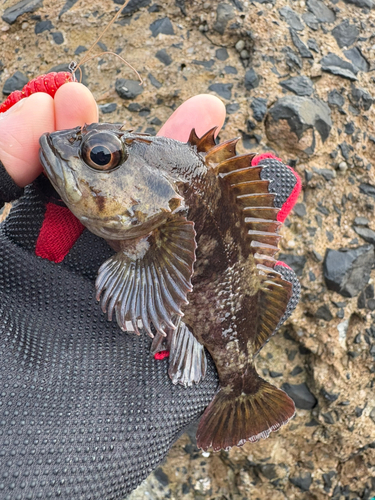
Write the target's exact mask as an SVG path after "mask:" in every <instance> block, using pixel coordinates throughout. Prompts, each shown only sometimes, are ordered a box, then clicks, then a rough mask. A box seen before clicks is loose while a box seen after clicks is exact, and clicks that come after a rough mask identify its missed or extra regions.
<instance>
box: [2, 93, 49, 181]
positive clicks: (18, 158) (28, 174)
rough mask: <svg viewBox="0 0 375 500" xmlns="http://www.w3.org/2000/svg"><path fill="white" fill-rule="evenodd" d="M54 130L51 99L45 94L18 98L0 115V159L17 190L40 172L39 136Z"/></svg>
mask: <svg viewBox="0 0 375 500" xmlns="http://www.w3.org/2000/svg"><path fill="white" fill-rule="evenodd" d="M54 130H55V115H54V105H53V99H52V97H51V96H50V95H48V94H45V93H41V92H40V93H37V94H33V95H31V96H30V97H27V98H25V99H22V100H21V101H19V102H18V103H17V104H15V105H14V106H13V107H12V108H10V110H9V111H6V112H5V113H1V114H0V160H1V161H2V163H3V165H4V167H5V169H6V170H7V172H8V174H9V175H10V176H11V177H12V179H13V180H14V182H15V183H16V184H18V186H20V187H24V186H26V185H27V184H30V182H32V181H33V180H34V179H35V178H36V177H38V175H39V174H40V173H41V171H42V167H41V164H40V162H39V137H40V136H41V135H42V134H44V133H45V132H53V131H54Z"/></svg>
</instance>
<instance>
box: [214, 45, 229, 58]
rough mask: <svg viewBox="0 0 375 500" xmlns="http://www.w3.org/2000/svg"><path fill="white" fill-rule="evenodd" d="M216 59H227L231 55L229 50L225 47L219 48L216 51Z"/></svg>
mask: <svg viewBox="0 0 375 500" xmlns="http://www.w3.org/2000/svg"><path fill="white" fill-rule="evenodd" d="M215 56H216V59H219V61H226V60H227V59H228V57H229V54H228V51H227V49H226V48H225V47H223V48H221V49H217V50H216V52H215Z"/></svg>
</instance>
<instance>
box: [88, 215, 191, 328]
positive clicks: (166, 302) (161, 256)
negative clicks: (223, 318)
mask: <svg viewBox="0 0 375 500" xmlns="http://www.w3.org/2000/svg"><path fill="white" fill-rule="evenodd" d="M125 243H126V242H125ZM195 249H196V242H195V231H194V224H193V223H192V222H189V221H187V220H186V219H185V217H181V216H178V217H173V218H170V219H168V220H167V221H166V222H165V223H164V224H163V225H162V226H160V227H159V228H158V229H156V230H154V231H153V232H152V233H151V234H150V235H149V236H147V237H146V238H144V239H143V240H140V241H138V242H137V243H136V244H135V243H133V244H132V245H130V244H129V246H127V245H126V244H124V249H123V250H122V251H121V252H118V253H117V254H116V255H114V256H113V257H111V258H110V259H108V260H107V261H106V262H104V264H103V265H102V266H101V267H100V269H99V271H98V277H97V280H96V289H97V295H96V297H97V300H100V301H101V307H102V310H103V312H107V313H108V319H109V320H110V321H111V320H112V316H113V314H115V315H116V319H117V322H118V324H119V326H120V327H121V329H122V330H126V322H128V321H130V322H131V324H132V326H133V328H134V331H135V332H136V333H137V334H139V328H140V324H142V326H143V327H144V328H145V330H146V331H147V333H148V334H149V335H150V336H151V337H153V334H152V332H151V326H150V325H151V323H152V324H153V325H154V327H155V330H156V331H157V332H158V333H160V334H161V335H164V336H165V335H166V332H165V329H166V328H168V327H169V328H172V329H175V328H176V325H175V323H174V321H173V320H174V317H175V316H183V313H182V311H181V307H182V306H183V305H184V304H187V303H188V300H187V294H188V292H191V291H192V285H191V277H192V274H193V265H194V262H195Z"/></svg>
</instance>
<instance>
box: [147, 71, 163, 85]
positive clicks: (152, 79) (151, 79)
mask: <svg viewBox="0 0 375 500" xmlns="http://www.w3.org/2000/svg"><path fill="white" fill-rule="evenodd" d="M148 79H149V80H150V82H151V85H153V86H154V87H156V88H157V89H160V88H161V87H162V86H163V84H162V83H160V82H159V80H157V79H156V78H155V77H154V76H153V75H152V74H151V73H149V74H148Z"/></svg>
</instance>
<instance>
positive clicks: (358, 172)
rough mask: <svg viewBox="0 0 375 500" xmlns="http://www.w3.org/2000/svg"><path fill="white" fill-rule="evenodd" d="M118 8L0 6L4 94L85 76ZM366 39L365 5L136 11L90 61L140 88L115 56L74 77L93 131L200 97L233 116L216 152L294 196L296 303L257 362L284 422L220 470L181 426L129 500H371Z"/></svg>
mask: <svg viewBox="0 0 375 500" xmlns="http://www.w3.org/2000/svg"><path fill="white" fill-rule="evenodd" d="M123 5H124V0H115V1H112V0H102V1H100V2H94V3H93V2H89V1H87V0H83V1H81V2H76V1H74V0H68V1H66V2H64V1H61V2H55V1H52V0H44V1H43V2H41V1H26V0H25V1H22V2H15V1H12V0H7V2H5V4H3V3H2V4H0V16H2V21H0V40H1V41H0V44H1V56H0V57H1V63H0V89H1V90H3V88H4V85H5V83H6V81H7V80H8V79H9V78H10V77H12V76H13V75H15V73H16V72H17V71H19V72H21V73H22V74H23V75H25V76H26V77H27V79H32V78H34V77H36V76H38V75H39V74H42V73H45V72H47V71H49V70H51V68H54V67H57V68H66V67H67V65H68V64H69V63H70V62H71V61H72V60H79V59H80V57H82V56H84V55H85V54H86V52H85V51H86V50H87V49H88V48H89V47H90V45H91V43H92V42H93V41H94V40H95V38H96V37H97V36H98V34H99V32H100V31H101V30H102V29H103V27H104V26H105V25H106V23H107V22H109V21H110V19H111V17H112V15H113V14H114V12H115V9H123ZM28 9H29V10H28ZM31 10H32V11H31ZM12 13H13V14H12ZM39 23H43V24H39ZM37 26H38V28H37V31H38V34H36V32H35V31H36V27H37ZM41 28H43V29H41ZM374 32H375V9H374V5H373V1H372V0H347V1H346V2H344V1H343V0H335V1H332V2H331V1H324V2H323V1H321V0H307V1H306V2H305V1H302V2H294V1H293V2H287V1H286V0H274V1H272V2H264V1H257V2H255V1H254V2H250V1H247V0H223V1H218V0H212V1H210V2H205V1H203V0H199V1H198V0H191V1H182V0H177V1H175V0H167V1H165V2H156V1H154V0H132V1H131V2H130V4H129V5H128V6H127V7H126V9H125V12H124V14H123V16H121V18H120V19H119V20H118V22H117V23H116V24H115V25H114V26H113V27H112V28H111V29H110V30H109V31H108V32H107V33H106V35H105V36H104V38H103V40H102V44H104V45H103V46H105V47H107V49H108V50H112V51H114V52H116V53H118V54H120V55H121V56H122V57H124V58H125V59H126V60H127V61H128V62H129V63H130V64H132V65H133V66H134V67H135V68H136V69H137V70H138V71H139V72H140V73H141V74H142V76H143V78H144V85H143V87H139V85H138V83H136V82H135V81H136V77H135V76H134V74H133V73H132V72H131V71H130V69H128V68H127V67H125V66H124V65H123V64H122V63H121V61H117V59H115V58H113V57H112V56H107V55H101V56H100V57H98V58H97V59H95V60H93V61H90V62H89V63H88V64H86V65H85V66H84V68H83V69H84V70H85V80H84V81H85V82H86V84H87V85H88V86H89V88H90V89H91V90H92V91H93V93H94V95H95V96H96V98H97V100H98V104H99V109H100V113H101V119H102V120H108V121H111V122H123V121H124V122H125V123H126V126H127V127H128V128H129V129H133V130H138V131H142V132H145V131H148V132H150V133H156V131H157V130H158V128H159V127H160V125H161V123H163V122H164V121H165V120H166V119H167V117H168V116H169V115H170V114H171V113H172V112H173V110H174V109H176V107H177V106H178V105H179V104H180V103H181V102H183V101H184V100H185V99H187V98H189V97H191V96H192V95H194V94H198V93H205V92H208V93H212V94H214V95H217V96H219V97H220V98H221V99H222V100H223V102H224V104H225V105H226V108H227V110H228V115H227V120H226V123H225V126H224V129H223V130H222V131H221V132H220V139H221V140H227V139H231V138H233V137H237V136H241V137H242V141H240V143H239V146H238V150H239V152H240V153H245V152H250V151H256V152H259V153H261V152H266V151H274V152H276V153H277V155H278V156H279V157H281V158H283V159H284V160H285V161H286V162H287V163H289V164H290V165H291V166H293V167H294V168H295V169H296V170H297V172H298V173H299V174H300V176H301V178H302V182H303V192H302V194H301V196H300V199H299V200H298V205H297V206H296V207H295V210H294V211H293V213H292V214H291V215H290V216H289V219H288V221H287V223H286V224H285V225H284V227H283V228H282V230H281V232H282V236H283V239H282V241H281V255H279V258H280V260H285V262H287V264H288V265H290V266H291V267H293V268H294V269H295V270H296V272H297V274H298V275H299V276H300V279H301V283H302V297H301V302H300V304H299V305H298V307H297V310H296V311H295V313H294V314H293V315H292V317H291V318H290V319H289V320H288V322H287V324H286V326H285V327H283V328H282V329H281V331H280V332H279V333H278V334H277V335H275V336H274V337H273V338H272V339H271V341H270V342H269V343H268V344H267V346H266V347H265V348H264V349H263V350H262V351H261V353H260V355H259V357H258V359H257V369H258V371H259V373H260V375H261V376H263V377H264V378H265V379H267V380H269V381H271V382H272V383H273V384H275V385H277V386H278V387H281V386H282V385H283V384H284V387H285V389H286V390H288V391H289V393H290V395H291V396H292V397H294V398H295V400H296V403H297V412H296V416H295V417H294V419H293V420H292V421H291V422H290V423H289V424H288V425H287V426H286V427H285V428H283V429H281V430H280V431H279V432H277V433H274V434H272V435H271V436H270V437H269V438H268V439H267V440H264V441H261V442H259V443H255V444H249V443H247V444H246V445H244V446H243V447H242V448H240V449H232V450H230V451H229V452H221V453H218V454H210V453H204V454H202V452H201V451H199V450H198V449H197V447H196V443H195V438H194V436H195V431H196V425H195V426H194V425H193V426H192V427H191V428H190V429H189V430H188V432H187V433H186V434H184V435H183V436H182V437H181V438H180V439H179V440H178V441H177V443H176V444H175V446H174V447H173V448H172V449H171V451H170V453H169V455H168V457H167V459H166V461H165V462H164V463H163V464H160V466H159V468H158V469H157V470H156V471H155V472H154V473H153V474H151V476H150V477H149V478H148V479H147V481H146V482H145V483H144V484H142V485H141V486H140V487H139V488H138V490H136V491H135V492H133V493H132V494H131V495H130V497H129V498H130V499H131V500H141V499H142V500H144V499H145V498H152V499H153V500H158V499H165V498H170V499H172V500H180V499H181V500H193V499H203V498H204V499H207V500H223V499H231V500H243V499H261V500H263V499H264V500H266V499H267V500H269V499H272V500H285V499H288V500H300V499H303V500H305V499H306V500H323V499H326V498H332V499H334V500H344V499H345V500H347V499H348V500H354V499H364V500H371V499H372V497H374V496H375V480H374V479H373V478H374V477H375V396H374V394H375V392H374V384H375V368H374V363H375V298H374V295H375V294H374V278H375V271H374V270H373V269H372V268H373V262H374V257H373V256H374V243H375V242H374V240H373V233H374V232H375V216H374V212H375V170H374V169H375V166H374V158H375V128H374V123H375V111H374V104H373V100H374V96H375V90H374V83H375V80H374V78H375V76H374V69H375V65H374V61H375V38H374ZM58 33H59V34H58ZM344 44H346V45H344ZM103 46H102V47H103ZM102 50H105V49H103V48H97V50H96V53H99V52H100V51H102ZM129 81H131V82H133V83H129ZM285 82H288V83H285ZM310 82H311V83H310ZM20 85H21V83H20ZM6 88H7V87H6ZM12 89H13V88H12ZM310 91H311V94H310V93H308V92H310ZM304 92H306V94H305V93H304ZM121 94H122V95H121ZM8 210H9V206H7V207H6V208H5V209H4V210H3V212H2V214H1V217H5V216H6V214H7V211H8ZM344 254H345V255H344ZM332 256H333V257H334V256H336V257H338V258H337V259H333V260H331V257H332ZM328 257H330V259H328ZM327 262H329V265H328V267H327ZM341 264H342V265H341ZM340 266H341V267H340ZM187 390H188V389H187ZM301 406H303V407H302V408H301Z"/></svg>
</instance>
